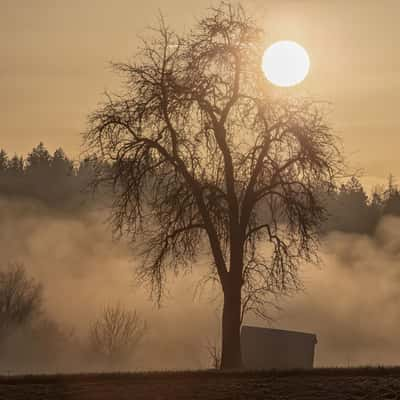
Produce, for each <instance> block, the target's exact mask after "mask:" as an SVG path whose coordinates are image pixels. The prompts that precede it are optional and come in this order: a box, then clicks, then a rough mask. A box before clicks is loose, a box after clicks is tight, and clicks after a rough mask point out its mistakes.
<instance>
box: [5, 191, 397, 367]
mask: <svg viewBox="0 0 400 400" xmlns="http://www.w3.org/2000/svg"><path fill="white" fill-rule="evenodd" d="M0 220H1V225H2V230H1V232H0V253H1V264H5V263H7V262H8V261H17V262H21V263H24V264H25V266H26V269H27V272H28V273H29V275H30V276H33V277H34V278H35V279H37V280H38V281H40V282H41V283H42V284H43V287H44V313H45V315H46V317H47V318H48V319H49V320H50V321H54V323H55V324H57V327H58V329H61V330H62V331H64V332H70V334H71V335H73V336H74V338H76V340H75V341H74V342H73V344H72V342H71V344H70V345H69V346H70V347H68V345H66V346H61V347H60V348H59V349H58V354H57V355H56V356H55V355H51V354H47V355H46V357H45V356H44V355H43V354H41V355H40V357H39V358H40V359H41V361H39V360H37V361H34V360H33V361H32V362H30V363H27V362H25V363H24V365H22V366H21V365H18V362H17V361H15V362H14V363H12V365H11V364H10V365H5V363H4V361H3V362H2V363H1V366H0V368H2V369H3V370H4V369H7V370H10V371H11V372H13V371H17V372H19V373H21V372H24V373H26V372H36V373H37V372H80V371H87V370H93V371H98V370H102V369H104V366H102V365H97V364H96V363H93V362H91V361H90V359H89V358H87V357H86V356H85V350H84V343H85V340H86V339H87V335H88V330H89V328H90V325H91V323H92V322H93V320H94V318H96V316H97V315H98V314H99V313H100V312H101V311H102V309H103V308H104V306H106V305H107V304H114V303H116V302H119V303H121V304H123V305H124V306H126V307H128V308H132V309H136V310H137V312H138V314H139V315H140V317H141V318H142V319H144V320H146V322H147V325H148V329H147V332H146V335H145V336H144V339H143V341H142V342H141V344H140V345H139V347H138V349H137V352H136V353H135V354H134V356H133V357H132V360H131V361H130V362H129V364H127V365H124V369H129V370H151V369H158V370H162V369H199V368H208V367H210V366H211V364H210V360H209V358H208V353H207V343H209V342H212V341H217V340H218V339H219V317H220V303H219V301H218V298H217V300H212V299H214V298H215V296H216V294H218V291H219V290H220V289H219V288H218V287H214V288H208V289H205V290H204V291H203V292H202V295H201V296H195V293H196V290H195V289H196V283H197V281H198V279H199V278H200V277H201V276H203V275H204V273H205V272H206V268H205V267H206V265H204V264H205V263H206V262H203V263H201V262H199V263H198V264H196V265H193V269H192V273H191V274H186V275H185V276H179V277H175V276H171V279H170V282H169V286H168V289H169V291H168V293H167V295H166V297H165V299H164V301H163V303H162V306H161V308H157V307H156V305H155V303H154V302H153V301H152V300H151V299H150V298H149V292H148V291H147V290H146V288H142V287H139V286H138V285H137V284H136V283H135V279H134V277H135V275H134V270H135V266H136V265H137V263H138V262H139V260H138V259H137V258H135V254H134V253H133V252H132V250H131V249H130V247H129V246H128V244H127V243H125V242H124V241H123V240H122V241H116V240H113V238H112V235H111V229H110V226H109V225H108V224H107V222H106V221H107V212H106V211H105V210H96V209H91V210H88V209H86V210H84V211H80V212H75V213H74V214H71V213H65V212H64V213H63V212H54V211H52V210H50V209H49V208H47V207H46V206H44V205H43V204H41V203H40V202H35V201H33V200H32V199H26V200H21V199H19V200H16V199H7V198H0ZM399 229H400V218H396V217H385V218H383V219H381V221H380V223H379V225H378V228H377V230H376V232H375V234H374V236H372V237H369V236H366V235H365V236H364V235H356V234H344V233H338V232H333V233H330V234H329V235H328V236H326V238H324V239H323V241H322V247H321V264H320V265H319V266H313V265H307V266H303V268H302V272H301V276H302V280H303V284H304V291H303V292H300V293H297V294H295V295H292V296H291V297H290V298H285V299H282V300H281V302H280V303H279V305H280V310H279V311H278V312H277V311H275V310H272V309H271V315H272V316H273V323H272V324H269V326H271V325H272V326H273V327H277V328H282V329H293V330H300V331H306V332H312V333H315V334H317V337H318V344H317V347H316V360H315V363H316V365H317V366H348V365H376V364H395V363H396V362H398V359H396V350H397V348H398V344H397V340H396V336H398V334H397V335H396V333H397V332H399V330H400V322H399V318H398V309H399V306H400V291H399V282H400V270H399V267H398V260H399V252H400V238H399V237H398V235H397V232H398V231H399ZM245 323H251V324H256V325H267V323H266V322H265V321H260V320H257V319H255V318H254V317H252V316H248V317H247V318H246V320H245ZM26 340H27V339H26V336H24V334H23V332H22V333H21V332H16V333H15V334H14V335H13V336H12V337H11V338H10V339H9V341H8V342H7V347H6V353H7V357H5V358H4V357H3V360H4V359H6V360H12V359H14V360H17V359H18V360H19V359H20V358H18V357H16V355H17V354H19V355H21V353H22V352H23V351H27V349H28V348H30V347H32V346H30V344H29V343H27V342H26ZM79 344H80V345H79ZM72 346H73V348H72ZM35 357H36V356H35ZM55 359H56V360H55ZM2 372H4V371H2Z"/></svg>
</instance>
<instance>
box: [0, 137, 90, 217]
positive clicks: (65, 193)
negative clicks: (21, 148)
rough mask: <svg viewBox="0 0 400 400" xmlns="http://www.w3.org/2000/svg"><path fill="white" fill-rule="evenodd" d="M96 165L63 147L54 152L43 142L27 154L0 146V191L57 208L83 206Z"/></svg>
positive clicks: (0, 193)
mask: <svg viewBox="0 0 400 400" xmlns="http://www.w3.org/2000/svg"><path fill="white" fill-rule="evenodd" d="M92 173H93V168H92V166H91V163H90V162H89V161H88V160H84V161H81V162H79V163H74V162H73V161H72V160H71V159H70V158H68V157H67V155H66V154H65V153H64V151H63V150H62V149H61V148H59V149H57V150H56V151H55V152H54V153H53V154H50V153H49V151H48V150H47V149H46V147H45V146H44V144H43V143H39V144H38V145H37V146H36V147H35V148H34V149H32V151H31V152H30V153H29V154H28V155H27V157H26V158H24V157H22V156H18V155H14V156H12V157H10V156H9V155H7V153H6V152H5V151H4V150H0V195H3V196H12V197H25V198H26V197H28V198H31V199H34V200H39V201H41V202H43V203H45V204H46V205H47V206H49V207H51V208H55V209H64V208H65V207H68V208H70V207H74V208H75V207H81V206H83V204H84V203H85V199H86V198H87V194H88V193H87V192H88V191H87V187H88V183H89V182H90V180H91V176H92Z"/></svg>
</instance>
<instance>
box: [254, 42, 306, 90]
mask: <svg viewBox="0 0 400 400" xmlns="http://www.w3.org/2000/svg"><path fill="white" fill-rule="evenodd" d="M262 70H263V71H264V74H265V76H266V78H267V79H268V80H269V81H270V82H271V83H273V84H274V85H276V86H281V87H289V86H295V85H298V84H299V83H301V82H302V81H303V80H304V79H305V78H306V77H307V75H308V72H309V70H310V57H309V56H308V53H307V51H306V50H305V49H304V47H302V46H300V45H299V44H298V43H296V42H293V41H289V40H282V41H279V42H275V43H274V44H272V45H271V46H270V47H268V48H267V49H266V50H265V52H264V56H263V59H262Z"/></svg>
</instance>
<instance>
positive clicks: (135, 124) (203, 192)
mask: <svg viewBox="0 0 400 400" xmlns="http://www.w3.org/2000/svg"><path fill="white" fill-rule="evenodd" d="M153 33H154V36H153V37H152V38H151V40H150V41H144V42H143V48H142V50H141V52H140V54H139V55H138V57H137V60H138V61H137V63H135V64H116V65H115V68H116V70H117V71H118V72H120V73H122V74H123V76H124V77H125V83H126V85H125V87H126V91H125V93H123V94H121V95H120V96H112V97H108V98H107V99H106V103H105V104H104V106H103V107H100V108H99V109H98V110H97V111H96V112H94V113H93V114H92V115H91V116H90V121H89V122H90V125H89V129H88V132H87V134H86V143H87V146H88V148H89V149H92V150H93V151H95V152H96V154H97V157H100V158H101V160H102V161H104V162H107V163H111V164H112V168H110V169H108V170H107V169H102V170H101V171H100V174H99V175H98V176H97V180H98V181H102V180H106V181H109V182H112V183H113V185H114V189H115V197H114V198H115V201H114V213H113V222H114V226H115V228H116V229H117V230H119V231H120V232H124V233H126V234H127V235H128V236H129V237H130V238H131V239H132V241H134V242H135V243H136V242H138V241H139V239H140V242H141V243H142V250H143V256H144V257H143V260H144V261H143V264H142V268H141V269H140V276H141V277H142V278H144V279H145V280H146V281H147V282H149V283H150V284H151V287H152V289H153V291H154V294H155V295H156V298H157V300H158V301H160V299H161V297H162V293H163V288H164V284H165V278H166V273H167V271H168V270H169V269H172V270H174V271H178V270H179V269H181V268H185V267H186V268H190V267H191V265H192V263H193V261H194V260H195V257H196V255H197V254H198V252H199V250H200V249H202V248H204V246H205V245H207V243H206V242H205V240H206V241H208V246H209V249H210V251H211V255H212V259H213V263H214V267H215V269H214V271H215V274H216V276H217V277H218V280H219V281H220V283H221V286H222V290H223V293H224V304H225V306H224V317H223V327H224V329H223V342H224V343H223V346H222V354H223V356H222V367H226V366H228V365H230V366H231V367H232V366H235V365H236V366H237V365H238V363H240V361H238V357H239V358H240V356H238V354H240V344H238V343H239V342H238V341H239V327H240V321H241V315H242V314H243V312H245V311H246V308H247V309H249V310H252V311H256V312H259V314H260V315H265V312H264V308H263V307H264V306H265V304H266V302H267V301H270V300H269V296H270V295H271V294H272V295H276V294H278V293H283V292H286V291H288V290H290V289H291V288H295V287H297V286H298V280H297V267H298V264H299V262H301V261H304V260H306V261H311V260H313V259H314V257H315V255H316V251H315V250H316V245H317V227H318V224H319V223H320V221H321V220H322V219H323V216H324V208H323V205H322V204H321V202H320V200H319V198H318V196H317V192H318V191H320V190H321V189H323V190H327V191H329V190H331V189H332V188H333V186H334V184H335V179H336V177H337V175H338V174H339V173H340V170H341V157H340V153H339V151H338V149H337V147H336V138H335V137H334V136H333V135H332V134H331V132H330V128H329V127H328V126H327V125H326V123H325V117H324V115H323V112H322V111H321V107H320V105H319V104H318V103H316V102H314V101H312V100H310V99H291V100H290V99H281V100H279V101H278V100H276V99H274V100H272V99H271V98H270V97H269V95H268V86H267V85H266V81H265V77H264V75H263V73H262V71H261V68H260V60H261V56H262V54H263V51H264V45H263V40H264V38H263V32H262V31H261V30H260V29H259V28H257V24H256V23H255V21H253V20H251V19H250V18H249V17H248V16H247V15H246V14H245V12H244V10H243V9H242V8H241V7H232V6H230V5H229V4H226V3H222V5H221V6H220V7H219V8H215V9H211V10H210V13H209V15H208V16H206V17H205V18H203V19H201V20H200V22H199V23H198V24H197V25H196V27H195V28H194V29H193V30H192V31H190V32H189V33H188V34H186V35H178V34H177V33H175V32H174V31H172V30H171V29H170V28H169V27H168V26H167V25H166V24H165V22H164V20H163V19H161V20H160V25H159V27H158V28H157V29H156V30H154V31H153ZM260 243H265V244H266V245H267V246H265V245H263V246H260V245H259V244H260ZM242 296H243V302H242ZM242 306H243V307H244V309H242ZM226 335H228V336H226ZM229 335H230V336H229ZM238 346H239V350H238ZM233 348H235V350H234V351H233V350H232V349H233ZM228 349H231V350H232V351H231V350H228ZM238 351H239V353H238ZM229 354H230V355H229ZM227 357H228V358H227ZM229 357H230V358H229Z"/></svg>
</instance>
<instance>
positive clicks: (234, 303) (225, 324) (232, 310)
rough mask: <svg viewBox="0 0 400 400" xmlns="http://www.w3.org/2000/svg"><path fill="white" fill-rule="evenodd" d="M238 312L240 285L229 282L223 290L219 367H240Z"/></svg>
mask: <svg viewBox="0 0 400 400" xmlns="http://www.w3.org/2000/svg"><path fill="white" fill-rule="evenodd" d="M240 312H241V285H240V284H238V285H232V284H231V285H229V287H227V288H225V290H224V308H223V313H222V355H221V369H239V368H242V353H241V349H240Z"/></svg>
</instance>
